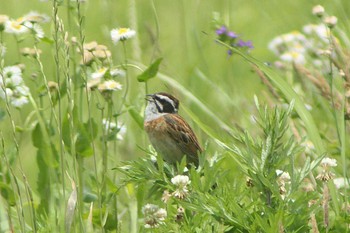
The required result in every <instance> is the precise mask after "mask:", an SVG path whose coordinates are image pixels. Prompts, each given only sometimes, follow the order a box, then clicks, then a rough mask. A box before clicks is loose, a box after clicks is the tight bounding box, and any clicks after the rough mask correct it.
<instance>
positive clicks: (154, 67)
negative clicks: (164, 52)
mask: <svg viewBox="0 0 350 233" xmlns="http://www.w3.org/2000/svg"><path fill="white" fill-rule="evenodd" d="M162 60H163V58H158V59H157V60H156V61H155V62H153V63H152V64H151V65H150V66H149V67H148V68H147V69H146V70H145V71H143V73H142V74H140V75H139V76H137V81H139V82H147V81H148V80H149V79H151V78H153V77H154V76H156V74H157V73H158V69H159V65H160V63H161V62H162Z"/></svg>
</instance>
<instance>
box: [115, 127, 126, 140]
mask: <svg viewBox="0 0 350 233" xmlns="http://www.w3.org/2000/svg"><path fill="white" fill-rule="evenodd" d="M118 130H119V131H118V133H117V140H119V141H122V140H124V135H125V134H126V130H127V128H126V125H125V124H123V125H122V124H118Z"/></svg>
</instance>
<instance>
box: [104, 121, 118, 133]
mask: <svg viewBox="0 0 350 233" xmlns="http://www.w3.org/2000/svg"><path fill="white" fill-rule="evenodd" d="M102 124H103V125H104V126H105V131H108V130H113V129H115V128H116V127H117V124H116V123H115V122H112V121H109V120H107V119H102Z"/></svg>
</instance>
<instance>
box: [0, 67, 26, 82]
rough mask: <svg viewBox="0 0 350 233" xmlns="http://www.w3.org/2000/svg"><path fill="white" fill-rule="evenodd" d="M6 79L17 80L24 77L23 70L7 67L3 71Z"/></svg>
mask: <svg viewBox="0 0 350 233" xmlns="http://www.w3.org/2000/svg"><path fill="white" fill-rule="evenodd" d="M3 74H4V76H5V78H15V79H17V78H18V77H22V70H21V68H19V67H18V66H6V67H5V68H4V70H3Z"/></svg>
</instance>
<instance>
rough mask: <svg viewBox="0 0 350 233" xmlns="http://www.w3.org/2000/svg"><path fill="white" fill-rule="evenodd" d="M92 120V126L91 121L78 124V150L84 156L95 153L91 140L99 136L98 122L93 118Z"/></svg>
mask: <svg viewBox="0 0 350 233" xmlns="http://www.w3.org/2000/svg"><path fill="white" fill-rule="evenodd" d="M90 120H91V126H90V122H89V121H88V122H86V123H78V125H77V140H76V144H75V146H76V152H77V154H78V155H80V156H83V157H88V156H91V155H93V150H92V147H91V141H92V140H93V139H94V138H96V136H97V124H96V123H95V121H94V120H93V119H90Z"/></svg>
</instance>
